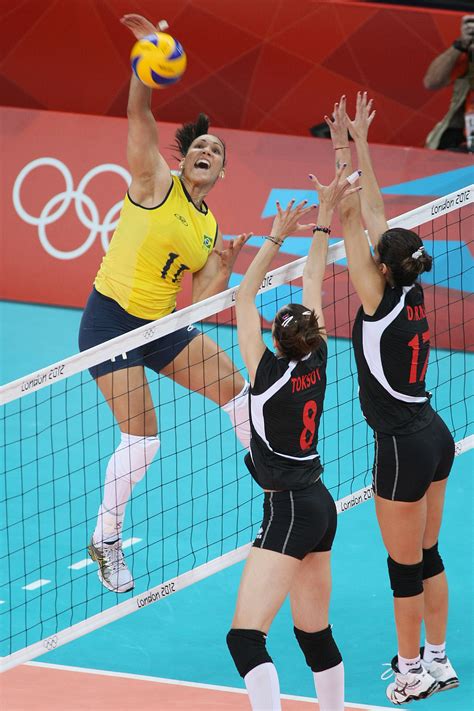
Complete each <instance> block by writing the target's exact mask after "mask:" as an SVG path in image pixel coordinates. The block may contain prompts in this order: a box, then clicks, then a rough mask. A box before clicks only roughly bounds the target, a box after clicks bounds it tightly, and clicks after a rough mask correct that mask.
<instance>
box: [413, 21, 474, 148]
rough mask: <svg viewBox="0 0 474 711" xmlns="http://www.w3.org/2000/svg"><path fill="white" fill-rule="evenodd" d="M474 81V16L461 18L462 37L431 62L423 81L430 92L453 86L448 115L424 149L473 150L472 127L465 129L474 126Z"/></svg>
mask: <svg viewBox="0 0 474 711" xmlns="http://www.w3.org/2000/svg"><path fill="white" fill-rule="evenodd" d="M473 81H474V15H464V17H463V18H462V21H461V36H460V37H459V38H458V39H456V40H454V42H453V44H452V45H451V47H448V49H446V50H445V51H444V52H443V53H442V54H440V55H439V56H438V57H436V59H434V60H433V61H432V62H431V64H430V66H429V67H428V71H427V72H426V75H425V78H424V80H423V83H424V85H425V87H426V89H432V90H433V91H434V90H436V89H442V88H443V87H445V86H449V85H450V84H452V85H453V93H452V97H451V103H450V106H449V109H448V112H447V114H446V115H445V116H444V118H443V119H442V120H441V121H440V122H439V123H437V124H436V126H435V127H434V128H433V130H432V131H431V132H430V133H429V134H428V137H427V139H426V147H427V148H433V149H438V150H451V151H465V150H471V151H474V142H473V140H469V139H470V137H471V134H472V132H473V131H474V126H470V127H469V128H467V127H468V126H469V125H470V123H473V124H474V99H473V96H474V91H473V89H474V86H473ZM471 114H472V116H471ZM466 137H467V139H468V140H467V143H466ZM473 137H474V136H473Z"/></svg>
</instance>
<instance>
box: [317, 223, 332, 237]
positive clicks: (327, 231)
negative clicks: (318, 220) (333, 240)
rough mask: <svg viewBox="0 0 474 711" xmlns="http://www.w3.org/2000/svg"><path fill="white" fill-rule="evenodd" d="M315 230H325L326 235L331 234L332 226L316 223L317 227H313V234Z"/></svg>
mask: <svg viewBox="0 0 474 711" xmlns="http://www.w3.org/2000/svg"><path fill="white" fill-rule="evenodd" d="M315 232H324V234H325V235H328V237H329V235H330V234H331V228H330V227H321V225H316V227H313V235H314V233H315Z"/></svg>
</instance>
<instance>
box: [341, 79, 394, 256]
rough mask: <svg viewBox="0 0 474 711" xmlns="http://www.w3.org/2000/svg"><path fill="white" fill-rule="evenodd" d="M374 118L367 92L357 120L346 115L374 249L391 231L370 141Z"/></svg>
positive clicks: (364, 215) (360, 98) (360, 95)
mask: <svg viewBox="0 0 474 711" xmlns="http://www.w3.org/2000/svg"><path fill="white" fill-rule="evenodd" d="M374 117H375V111H372V99H371V100H370V101H368V99H367V92H366V91H364V93H362V92H360V91H359V92H358V94H357V105H356V114H355V117H354V120H353V121H351V119H350V118H349V117H348V116H347V114H346V122H347V127H348V129H349V133H350V134H351V136H352V138H353V140H354V143H355V147H356V151H357V159H358V163H359V168H360V170H361V171H362V177H361V186H362V192H361V195H360V201H361V207H362V218H363V220H364V223H365V226H366V227H367V230H368V233H369V237H370V241H371V243H372V246H373V247H375V245H376V244H377V242H378V241H379V238H380V235H381V234H382V233H383V232H385V231H386V230H388V224H387V219H386V217H385V208H384V204H383V198H382V194H381V192H380V188H379V184H378V182H377V178H376V176H375V171H374V168H373V166H372V159H371V157H370V149H369V143H368V140H367V137H368V133H369V127H370V124H371V123H372V121H373V120H374Z"/></svg>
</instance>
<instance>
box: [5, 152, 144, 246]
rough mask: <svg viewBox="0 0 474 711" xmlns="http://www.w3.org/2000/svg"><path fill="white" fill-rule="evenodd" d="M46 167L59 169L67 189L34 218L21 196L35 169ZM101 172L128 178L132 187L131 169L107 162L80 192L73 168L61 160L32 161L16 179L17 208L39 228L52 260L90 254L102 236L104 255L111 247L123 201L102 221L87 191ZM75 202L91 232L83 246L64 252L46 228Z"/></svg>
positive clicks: (89, 175)
mask: <svg viewBox="0 0 474 711" xmlns="http://www.w3.org/2000/svg"><path fill="white" fill-rule="evenodd" d="M44 166H51V167H53V168H57V169H58V170H59V172H60V173H61V174H62V176H63V178H64V183H65V189H64V190H63V191H62V192H60V193H58V194H57V195H54V196H53V197H52V198H50V200H48V202H47V203H46V205H45V206H44V207H43V209H42V210H41V213H40V214H39V215H38V216H37V217H35V216H34V215H30V213H29V212H27V211H26V210H25V208H24V207H23V204H22V201H21V197H20V195H21V188H22V185H23V181H24V180H25V178H26V177H27V176H28V175H29V174H30V173H31V172H32V171H33V170H35V169H36V168H41V167H44ZM101 173H116V174H117V175H120V176H121V177H122V178H123V179H124V181H125V183H126V185H127V188H128V186H129V184H130V180H131V175H130V173H129V172H128V170H126V169H125V168H123V167H122V166H121V165H116V164H115V163H103V164H102V165H97V166H96V167H95V168H92V169H91V170H89V172H87V173H86V174H85V175H84V177H83V178H82V180H81V181H80V183H79V185H78V186H77V189H76V190H75V189H74V183H73V179H72V175H71V172H70V170H69V168H67V167H66V166H65V165H64V163H63V162H62V161H60V160H58V159H57V158H37V159H36V160H32V161H31V162H30V163H28V164H27V165H25V167H24V168H22V170H21V171H20V172H19V174H18V176H17V178H16V180H15V185H14V186H13V205H14V207H15V210H16V211H17V213H18V215H19V216H20V217H21V219H22V220H24V221H25V222H27V223H28V224H29V225H35V226H36V227H37V228H38V237H39V240H40V242H41V244H42V246H43V248H44V249H45V250H46V252H47V253H48V254H50V255H51V256H52V257H55V258H56V259H75V258H76V257H80V256H82V255H83V254H84V253H85V252H87V250H88V249H89V247H90V246H91V245H92V244H93V243H94V241H95V239H96V237H97V235H98V234H100V241H101V243H102V247H103V249H104V252H106V251H107V249H108V246H109V238H108V235H109V232H112V231H113V230H114V229H115V228H116V227H117V224H118V217H117V219H115V220H113V217H114V216H115V215H118V213H119V212H120V209H121V207H122V204H123V200H119V202H117V203H115V205H112V207H111V208H110V209H109V211H108V212H107V214H106V215H105V217H104V219H103V221H102V222H101V221H100V219H99V211H98V209H97V205H96V204H95V202H94V201H93V200H92V199H91V198H90V197H89V195H86V193H85V192H84V191H85V189H86V187H87V185H88V184H89V183H90V181H91V180H92V179H93V178H95V177H96V176H97V175H100V174H101ZM72 200H74V207H75V210H76V215H77V217H78V219H79V220H80V222H81V223H82V224H83V225H84V227H86V228H87V229H88V230H89V234H88V236H87V237H86V239H85V241H84V242H83V243H82V244H81V246H80V247H77V248H76V249H71V250H69V251H63V250H60V249H57V248H56V247H54V246H53V245H52V244H51V242H50V241H49V239H48V235H47V233H46V227H47V226H48V225H51V224H52V223H53V222H57V220H59V219H60V218H61V217H62V216H63V215H64V213H65V212H66V210H67V209H68V207H69V206H70V204H71V201H72ZM84 206H85V207H86V208H87V210H88V212H89V216H87V215H86V213H85V211H84ZM54 208H55V209H54Z"/></svg>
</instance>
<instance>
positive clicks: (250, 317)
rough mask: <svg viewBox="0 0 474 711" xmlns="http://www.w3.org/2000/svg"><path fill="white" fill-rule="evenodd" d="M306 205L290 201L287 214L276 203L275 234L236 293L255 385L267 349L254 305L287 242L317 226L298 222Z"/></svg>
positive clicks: (242, 338)
mask: <svg viewBox="0 0 474 711" xmlns="http://www.w3.org/2000/svg"><path fill="white" fill-rule="evenodd" d="M306 204H307V200H304V201H303V202H301V203H300V204H299V205H297V206H296V207H293V206H294V200H291V201H290V203H289V205H288V207H287V208H286V210H282V208H281V207H280V204H279V203H278V202H277V209H278V214H277V216H276V217H275V220H274V222H273V226H272V230H271V232H270V234H269V235H268V236H267V237H265V243H264V244H263V245H262V247H261V248H260V249H259V251H258V253H257V254H256V256H255V257H254V259H253V262H252V263H251V265H250V267H249V268H248V270H247V272H246V274H245V277H244V279H243V281H242V283H241V284H240V286H239V289H238V291H237V296H236V303H235V310H236V314H237V333H238V338H239V348H240V352H241V354H242V358H243V359H244V363H245V365H246V367H247V370H248V373H249V378H250V382H251V383H252V384H253V382H254V378H255V372H256V370H257V366H258V364H259V362H260V359H261V357H262V355H263V353H264V351H265V347H266V346H265V343H264V342H263V338H262V330H261V326H260V314H259V313H258V310H257V307H256V305H255V296H256V294H257V292H258V290H259V288H260V284H261V283H262V281H263V278H264V276H265V274H266V273H267V271H268V269H269V267H270V264H271V262H272V260H273V257H274V256H275V255H276V253H277V252H278V250H279V248H280V247H281V245H282V244H283V242H284V240H285V238H286V237H288V235H290V234H292V233H293V232H299V231H301V230H308V229H312V228H313V227H315V225H314V223H312V224H304V225H303V224H300V222H299V220H300V219H301V218H302V217H304V216H305V215H307V213H308V212H309V210H311V209H312V208H311V207H306Z"/></svg>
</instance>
